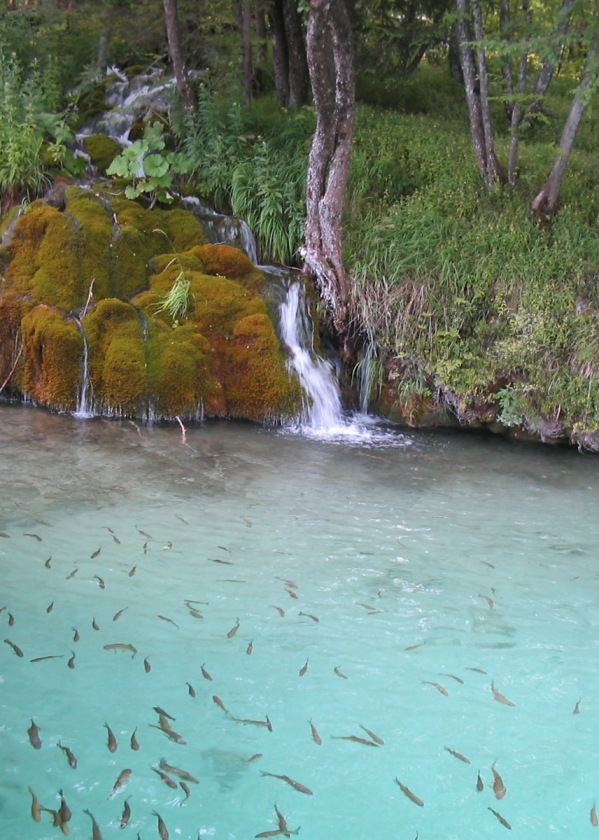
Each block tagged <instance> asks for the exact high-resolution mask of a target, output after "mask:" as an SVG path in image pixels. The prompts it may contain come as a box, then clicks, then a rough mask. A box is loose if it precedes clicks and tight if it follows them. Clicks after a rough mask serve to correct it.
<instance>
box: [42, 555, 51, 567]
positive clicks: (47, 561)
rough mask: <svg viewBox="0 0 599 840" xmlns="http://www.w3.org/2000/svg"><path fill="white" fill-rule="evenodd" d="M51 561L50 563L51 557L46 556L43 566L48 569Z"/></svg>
mask: <svg viewBox="0 0 599 840" xmlns="http://www.w3.org/2000/svg"><path fill="white" fill-rule="evenodd" d="M51 563H52V557H48V559H47V560H46V562H45V563H44V566H45V567H46V569H49V568H50V567H51Z"/></svg>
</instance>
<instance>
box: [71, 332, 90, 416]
mask: <svg viewBox="0 0 599 840" xmlns="http://www.w3.org/2000/svg"><path fill="white" fill-rule="evenodd" d="M75 323H76V324H77V329H78V330H79V332H80V333H81V336H82V338H83V359H82V361H81V385H80V387H79V395H78V397H77V408H76V409H75V411H74V412H73V417H79V418H88V417H93V416H94V412H93V410H92V401H90V400H89V396H88V395H89V392H90V391H91V383H90V380H89V346H88V343H87V336H86V335H85V330H84V329H83V324H82V323H81V321H80V320H79V318H75Z"/></svg>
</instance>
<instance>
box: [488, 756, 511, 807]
mask: <svg viewBox="0 0 599 840" xmlns="http://www.w3.org/2000/svg"><path fill="white" fill-rule="evenodd" d="M491 772H492V773H493V793H494V794H495V798H496V799H503V797H504V796H505V795H506V793H507V789H506V787H505V785H504V784H503V779H502V778H501V776H500V775H499V773H498V772H497V770H496V769H495V762H493V764H492V766H491Z"/></svg>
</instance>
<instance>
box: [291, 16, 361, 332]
mask: <svg viewBox="0 0 599 840" xmlns="http://www.w3.org/2000/svg"><path fill="white" fill-rule="evenodd" d="M307 55H308V68H309V71H310V80H311V83H312V94H313V97H314V104H315V107H316V129H315V132H314V136H313V138H312V148H311V150H310V157H309V160H308V177H307V185H306V193H307V194H306V216H307V218H306V237H305V246H304V248H303V249H302V256H303V258H304V263H305V270H306V271H307V272H308V273H312V274H313V275H314V276H315V278H316V282H317V284H318V286H319V288H320V291H321V294H322V297H323V298H324V300H325V301H326V302H327V304H328V306H329V307H330V309H331V312H332V314H333V319H334V322H335V324H336V326H337V327H338V328H339V329H342V328H343V325H344V322H345V319H346V304H347V299H348V292H349V286H348V278H347V273H346V271H345V266H344V263H343V248H342V213H343V204H344V199H345V189H346V186H347V177H348V174H349V163H350V155H351V143H352V137H353V124H354V113H355V67H354V50H353V39H352V31H351V23H350V19H349V15H348V12H347V7H346V5H345V0H310V12H309V16H308V32H307Z"/></svg>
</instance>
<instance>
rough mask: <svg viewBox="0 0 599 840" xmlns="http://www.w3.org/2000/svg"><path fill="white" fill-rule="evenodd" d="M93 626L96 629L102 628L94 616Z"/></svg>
mask: <svg viewBox="0 0 599 840" xmlns="http://www.w3.org/2000/svg"><path fill="white" fill-rule="evenodd" d="M92 627H93V628H94V630H99V629H100V628H99V626H98V622H97V621H96V619H95V618H92Z"/></svg>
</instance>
